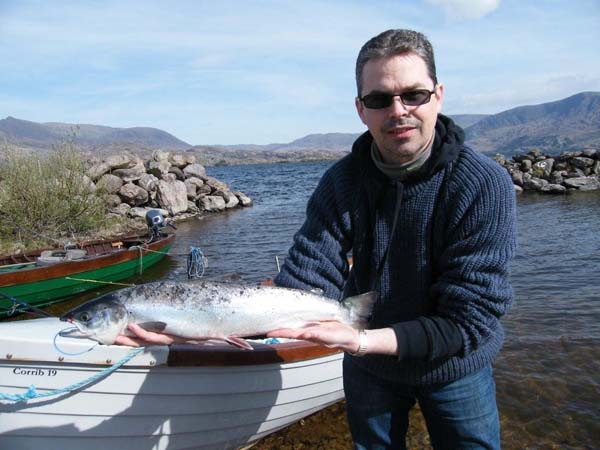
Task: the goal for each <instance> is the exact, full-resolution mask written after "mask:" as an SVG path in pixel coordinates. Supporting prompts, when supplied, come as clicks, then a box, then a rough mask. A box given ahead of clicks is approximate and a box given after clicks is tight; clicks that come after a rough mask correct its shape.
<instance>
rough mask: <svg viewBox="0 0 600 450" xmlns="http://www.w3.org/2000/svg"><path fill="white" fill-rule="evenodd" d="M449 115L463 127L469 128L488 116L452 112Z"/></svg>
mask: <svg viewBox="0 0 600 450" xmlns="http://www.w3.org/2000/svg"><path fill="white" fill-rule="evenodd" d="M449 117H450V118H451V119H452V120H453V121H454V123H456V124H457V125H458V126H459V127H461V128H463V129H464V128H468V127H470V126H471V125H474V124H476V123H477V122H479V121H480V120H482V119H485V118H486V117H488V114H450V115H449Z"/></svg>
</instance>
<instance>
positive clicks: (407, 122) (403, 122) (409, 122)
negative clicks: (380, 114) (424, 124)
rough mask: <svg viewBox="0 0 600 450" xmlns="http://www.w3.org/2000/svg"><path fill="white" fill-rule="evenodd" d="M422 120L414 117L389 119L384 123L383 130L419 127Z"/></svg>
mask: <svg viewBox="0 0 600 450" xmlns="http://www.w3.org/2000/svg"><path fill="white" fill-rule="evenodd" d="M420 126H421V121H420V120H418V119H415V118H412V117H407V118H406V119H400V120H389V121H387V122H385V123H384V124H383V131H389V130H391V129H393V128H396V127H414V128H419V127H420Z"/></svg>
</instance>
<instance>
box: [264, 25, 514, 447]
mask: <svg viewBox="0 0 600 450" xmlns="http://www.w3.org/2000/svg"><path fill="white" fill-rule="evenodd" d="M356 81H357V88H358V96H357V98H356V101H355V103H356V109H357V111H358V115H359V117H360V119H361V120H362V121H363V123H364V124H365V125H366V126H367V128H368V131H367V132H365V133H364V134H363V135H362V136H360V137H359V138H358V139H357V140H356V142H355V143H354V145H353V148H352V153H351V154H350V155H348V156H347V157H345V158H343V159H342V160H340V161H339V162H337V163H336V164H335V165H333V166H332V167H331V168H330V169H329V170H328V171H327V172H326V173H325V175H324V176H323V178H322V180H321V181H320V183H319V186H318V187H317V189H316V190H315V192H314V193H313V195H312V197H311V198H310V200H309V203H308V207H307V217H306V221H305V223H304V225H303V226H302V228H301V229H300V231H299V232H298V233H297V234H296V235H295V237H294V245H293V246H292V248H291V250H290V252H289V257H288V258H287V259H286V262H285V264H284V266H283V268H282V270H281V272H280V274H279V275H278V277H277V278H276V279H275V283H276V284H277V285H279V286H286V287H292V288H299V289H315V288H318V289H322V290H323V291H324V292H325V294H326V295H328V296H329V297H332V298H338V299H343V298H345V297H348V296H351V295H355V294H359V293H363V292H367V291H376V292H377V294H378V300H377V302H376V304H375V308H374V311H373V314H372V318H371V321H370V326H369V327H368V329H367V330H355V329H353V328H350V327H348V326H345V325H343V324H340V323H337V322H324V323H321V324H317V325H313V326H309V327H307V328H304V329H284V330H274V331H273V332H271V333H269V335H270V336H280V337H292V338H298V339H306V340H310V341H314V342H318V343H321V344H325V345H328V346H332V347H337V348H340V349H343V350H344V351H345V352H346V355H345V357H344V390H345V394H346V401H347V413H348V421H349V425H350V430H351V433H352V438H353V441H354V446H355V448H357V449H401V448H405V435H406V431H407V428H408V412H409V410H410V408H411V407H412V406H413V405H414V404H415V402H416V401H418V402H419V405H420V407H421V410H422V412H423V415H424V417H425V420H426V423H427V427H428V431H429V434H430V437H431V442H432V445H433V446H434V448H436V449H438V448H451V449H466V448H469V449H470V448H489V449H497V448H500V438H499V420H498V411H497V407H496V400H495V385H494V380H493V377H492V369H491V364H492V361H493V359H494V357H495V356H496V355H497V353H498V352H499V350H500V348H501V346H502V342H503V338H504V332H503V329H502V326H501V325H500V322H499V320H500V317H501V316H502V315H503V314H504V313H505V312H506V311H507V309H508V308H509V306H510V304H511V301H512V290H511V287H510V283H509V279H508V278H509V276H508V267H507V266H508V262H509V260H510V259H511V258H512V257H513V255H514V252H515V247H516V242H515V241H516V239H515V201H514V189H513V186H512V182H511V180H510V178H509V176H508V175H507V173H506V172H505V171H504V169H502V168H501V167H500V166H499V165H498V164H497V163H496V162H494V161H492V160H491V159H489V158H488V157H486V156H482V155H481V154H478V153H476V152H474V151H473V150H471V149H469V148H467V147H465V146H464V145H463V132H462V130H461V129H460V128H459V127H458V126H456V125H455V124H454V123H453V122H452V120H450V119H449V118H447V117H445V116H443V115H441V114H440V112H441V108H442V100H443V94H444V87H443V85H442V84H440V83H438V81H437V77H436V69H435V62H434V56H433V49H432V47H431V44H430V43H429V41H428V40H427V39H426V38H425V36H423V35H422V34H420V33H417V32H414V31H410V30H389V31H386V32H384V33H382V34H380V35H378V36H376V37H374V38H373V39H371V40H369V41H368V42H367V43H366V44H365V45H364V46H363V48H362V49H361V50H360V53H359V55H358V59H357V63H356ZM350 251H352V255H353V263H354V265H353V267H352V269H351V270H350V269H349V266H348V262H347V254H348V253H349V252H350Z"/></svg>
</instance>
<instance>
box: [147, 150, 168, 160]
mask: <svg viewBox="0 0 600 450" xmlns="http://www.w3.org/2000/svg"><path fill="white" fill-rule="evenodd" d="M170 156H171V154H170V153H169V152H163V151H162V150H156V151H155V152H154V153H152V160H153V161H167V162H168V161H169V157H170Z"/></svg>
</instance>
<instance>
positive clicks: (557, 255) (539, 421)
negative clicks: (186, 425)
mask: <svg viewBox="0 0 600 450" xmlns="http://www.w3.org/2000/svg"><path fill="white" fill-rule="evenodd" d="M330 165H331V163H297V164H278V165H248V166H232V167H212V168H208V169H207V171H208V173H209V175H211V176H214V177H216V178H218V179H220V180H222V181H225V182H226V183H228V184H229V186H230V187H231V188H232V189H233V190H241V191H243V192H244V193H246V194H247V195H249V196H250V197H251V198H252V199H253V200H254V206H253V207H251V208H245V209H237V210H234V211H230V212H226V213H221V214H214V215H209V216H205V217H204V218H202V219H200V220H198V219H192V220H190V221H187V222H185V223H181V224H180V225H179V226H178V228H179V230H178V238H177V243H176V247H175V248H174V250H173V251H174V252H176V253H177V252H179V253H185V252H187V251H188V250H189V246H198V247H200V248H201V249H202V251H203V252H204V254H205V255H206V256H207V257H208V260H209V267H208V268H207V270H206V275H207V276H214V275H219V274H226V273H238V274H239V275H240V276H241V277H242V278H243V279H244V280H246V281H259V280H262V279H264V278H265V277H268V276H273V275H274V274H275V273H276V271H277V263H276V256H279V257H280V258H281V259H283V257H284V256H285V254H286V253H287V250H288V248H289V245H290V244H291V239H292V236H293V234H294V233H295V232H296V231H297V229H298V228H299V227H300V225H301V224H302V222H303V220H304V215H305V207H306V202H307V200H308V197H309V195H310V193H311V192H312V190H313V189H314V188H315V187H316V185H317V183H318V180H319V178H320V177H321V175H322V174H323V173H324V171H325V170H326V169H327V167H329V166H330ZM517 203H518V240H519V250H518V255H517V257H516V259H515V260H514V262H513V264H512V282H513V286H514V289H515V297H516V298H515V304H514V306H513V308H512V310H511V311H510V312H509V314H508V315H507V316H506V317H505V319H504V324H505V327H506V331H507V339H506V344H505V347H504V349H503V351H502V352H501V354H500V356H499V358H498V359H497V360H496V363H495V367H494V370H495V373H496V381H497V390H498V404H499V408H500V413H501V420H502V438H503V446H504V448H506V449H523V448H532V449H533V448H535V449H542V448H560V449H591V448H597V445H598V443H599V442H600V276H599V269H600V193H599V192H587V193H586V192H581V193H576V194H573V195H568V196H561V197H550V196H540V195H536V194H524V195H520V196H519V197H518V201H517ZM175 261H177V262H175ZM169 264H171V267H170V270H169V273H168V275H167V276H168V277H173V278H179V277H184V276H185V263H184V261H183V260H182V259H177V258H173V259H171V260H170V262H169Z"/></svg>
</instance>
